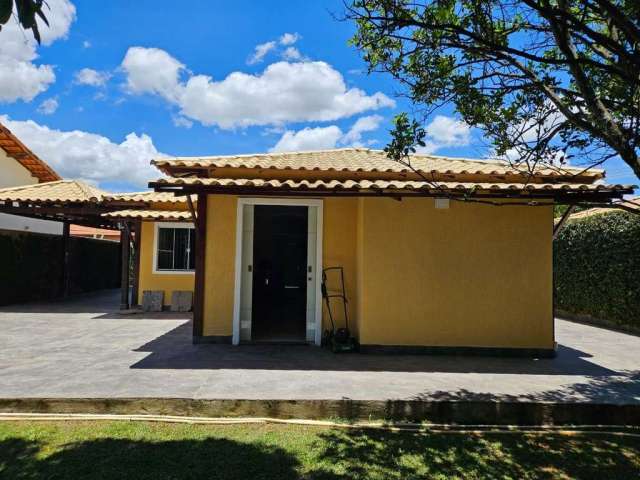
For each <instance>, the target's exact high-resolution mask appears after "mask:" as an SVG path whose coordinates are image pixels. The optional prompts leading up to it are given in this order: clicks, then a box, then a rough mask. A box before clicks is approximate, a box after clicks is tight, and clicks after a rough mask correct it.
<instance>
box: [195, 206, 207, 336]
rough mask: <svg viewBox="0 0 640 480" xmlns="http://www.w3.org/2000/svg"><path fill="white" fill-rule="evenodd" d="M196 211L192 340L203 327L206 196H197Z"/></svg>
mask: <svg viewBox="0 0 640 480" xmlns="http://www.w3.org/2000/svg"><path fill="white" fill-rule="evenodd" d="M197 209H198V211H197V212H196V216H195V218H194V220H193V222H194V224H195V230H196V245H195V247H196V271H195V279H194V280H195V283H194V289H193V339H194V341H197V339H198V338H200V337H202V334H203V331H204V329H203V325H204V292H205V284H204V282H205V274H204V273H205V272H204V269H205V257H206V248H207V196H206V195H202V194H200V195H198V205H197Z"/></svg>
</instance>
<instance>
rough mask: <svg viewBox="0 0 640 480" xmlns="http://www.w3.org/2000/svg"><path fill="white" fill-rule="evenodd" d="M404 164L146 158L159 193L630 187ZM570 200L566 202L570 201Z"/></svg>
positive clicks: (554, 175) (369, 153)
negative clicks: (154, 168)
mask: <svg viewBox="0 0 640 480" xmlns="http://www.w3.org/2000/svg"><path fill="white" fill-rule="evenodd" d="M408 162H409V164H410V166H408V165H405V164H403V163H400V162H396V161H393V160H391V159H389V158H387V156H386V153H385V152H383V151H381V150H370V149H365V148H344V149H336V150H321V151H316V152H292V153H267V154H261V155H236V156H219V157H199V158H181V157H177V158H170V159H167V158H162V159H157V160H154V161H153V162H152V163H153V164H154V165H156V166H157V167H158V168H159V169H160V170H162V171H163V172H164V173H166V174H168V175H169V176H170V177H169V178H161V179H159V180H157V181H155V182H151V183H150V186H152V187H154V188H156V190H158V191H165V192H171V191H173V192H177V191H183V192H189V193H195V192H201V193H204V192H209V193H225V192H226V193H236V194H269V193H270V194H280V195H283V194H284V195H286V194H287V193H288V192H290V193H291V194H300V195H304V194H305V192H310V193H311V194H313V193H316V192H318V193H322V194H332V195H380V194H386V195H403V196H404V195H411V194H417V195H427V196H438V195H448V194H450V195H456V196H482V195H484V196H491V195H492V196H500V197H516V196H528V197H538V198H555V199H558V200H560V199H566V197H568V196H571V198H572V199H575V198H577V195H580V196H581V197H585V196H588V197H589V198H590V199H595V198H598V199H600V200H606V199H609V198H617V197H621V196H622V195H623V194H625V193H631V192H632V191H633V186H629V185H619V184H616V185H606V184H604V183H602V182H601V181H600V180H601V179H602V178H603V177H604V172H603V171H602V170H586V171H585V170H584V169H578V168H570V167H567V168H545V169H539V170H536V171H535V173H533V174H532V173H530V172H525V171H520V170H516V169H515V168H514V167H513V166H512V165H510V164H508V163H506V162H503V161H499V160H490V161H482V160H470V159H460V158H447V157H438V156H433V155H411V156H410V157H409V160H408ZM572 201H573V200H572Z"/></svg>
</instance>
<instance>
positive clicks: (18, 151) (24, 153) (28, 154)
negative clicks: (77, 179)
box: [0, 124, 62, 182]
mask: <svg viewBox="0 0 640 480" xmlns="http://www.w3.org/2000/svg"><path fill="white" fill-rule="evenodd" d="M0 147H2V149H3V150H4V151H5V152H6V153H7V155H8V156H9V157H12V158H14V159H15V160H16V161H17V162H18V163H20V165H22V166H23V167H24V168H26V169H27V170H29V172H31V175H33V176H34V177H36V178H37V179H38V181H40V182H53V181H56V180H61V179H62V177H60V175H58V174H57V173H56V172H55V171H54V170H53V168H51V167H50V166H49V165H47V164H46V163H45V162H44V161H43V160H41V159H40V158H39V157H38V156H37V155H36V154H35V153H33V152H32V151H31V150H29V148H27V146H26V145H25V144H24V143H22V142H21V141H20V140H19V139H18V137H16V136H15V135H14V134H13V133H11V130H9V129H8V128H7V127H5V126H4V125H2V124H0Z"/></svg>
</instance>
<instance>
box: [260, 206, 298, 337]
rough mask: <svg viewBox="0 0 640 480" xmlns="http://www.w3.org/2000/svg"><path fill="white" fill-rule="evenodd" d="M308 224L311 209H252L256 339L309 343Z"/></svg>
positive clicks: (284, 207)
mask: <svg viewBox="0 0 640 480" xmlns="http://www.w3.org/2000/svg"><path fill="white" fill-rule="evenodd" d="M307 222H308V208H307V207H289V206H280V205H256V206H255V207H254V224H253V225H254V230H253V299H252V312H253V314H252V319H251V339H252V341H256V342H304V341H305V337H306V306H307V275H306V271H307Z"/></svg>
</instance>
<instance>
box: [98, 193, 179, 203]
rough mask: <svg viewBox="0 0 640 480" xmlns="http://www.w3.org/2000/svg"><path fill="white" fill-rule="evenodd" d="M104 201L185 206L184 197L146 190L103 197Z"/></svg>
mask: <svg viewBox="0 0 640 480" xmlns="http://www.w3.org/2000/svg"><path fill="white" fill-rule="evenodd" d="M105 200H106V201H114V202H123V203H126V202H133V203H138V202H147V203H181V204H186V203H187V199H186V197H184V196H182V197H178V196H175V195H174V194H172V193H167V192H154V191H153V190H148V191H145V192H133V193H111V194H107V195H106V196H105Z"/></svg>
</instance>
